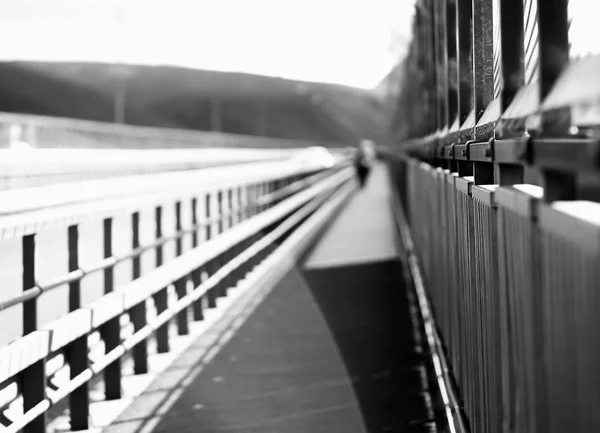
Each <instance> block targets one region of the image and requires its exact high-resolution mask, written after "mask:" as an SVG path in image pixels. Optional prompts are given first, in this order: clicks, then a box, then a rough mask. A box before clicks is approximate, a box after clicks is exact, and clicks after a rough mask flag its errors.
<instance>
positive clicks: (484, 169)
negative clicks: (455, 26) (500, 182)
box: [473, 162, 494, 185]
mask: <svg viewBox="0 0 600 433" xmlns="http://www.w3.org/2000/svg"><path fill="white" fill-rule="evenodd" d="M473 176H474V177H475V181H474V183H475V185H490V184H493V183H494V164H492V163H491V162H475V163H473Z"/></svg>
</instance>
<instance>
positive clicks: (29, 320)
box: [22, 234, 37, 335]
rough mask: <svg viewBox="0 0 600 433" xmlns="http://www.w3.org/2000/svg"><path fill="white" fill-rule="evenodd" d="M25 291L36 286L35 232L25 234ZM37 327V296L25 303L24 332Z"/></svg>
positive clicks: (31, 330) (29, 331)
mask: <svg viewBox="0 0 600 433" xmlns="http://www.w3.org/2000/svg"><path fill="white" fill-rule="evenodd" d="M22 244H23V245H22V246H23V249H22V253H23V291H25V290H28V289H31V288H33V287H35V285H36V283H35V234H32V235H26V236H23V240H22ZM36 329H37V298H34V299H31V300H29V301H25V302H24V303H23V334H24V335H27V334H29V333H31V332H33V331H35V330H36Z"/></svg>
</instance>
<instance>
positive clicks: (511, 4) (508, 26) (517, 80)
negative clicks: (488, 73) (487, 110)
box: [497, 0, 525, 110]
mask: <svg viewBox="0 0 600 433" xmlns="http://www.w3.org/2000/svg"><path fill="white" fill-rule="evenodd" d="M497 1H500V47H501V50H500V60H499V61H500V63H501V65H502V72H501V74H502V89H501V91H500V101H501V107H502V110H505V109H506V108H507V107H508V106H509V105H510V103H511V102H512V100H513V99H514V97H515V95H516V94H517V92H518V91H519V89H520V88H521V87H522V86H523V84H524V83H525V62H524V45H523V43H524V32H523V0H497Z"/></svg>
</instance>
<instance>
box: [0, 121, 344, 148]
mask: <svg viewBox="0 0 600 433" xmlns="http://www.w3.org/2000/svg"><path fill="white" fill-rule="evenodd" d="M20 142H22V143H26V144H27V145H28V146H30V147H34V148H37V149H39V148H53V149H60V148H69V149H73V148H81V149H98V148H104V149H171V148H173V149H189V148H247V149H263V148H267V149H268V148H282V147H284V148H286V147H291V148H299V147H308V146H316V145H322V146H326V147H339V144H337V143H318V142H314V141H307V140H285V139H281V138H270V137H257V136H250V135H238V134H226V133H221V132H200V131H191V130H187V129H175V128H172V129H171V128H154V127H145V126H131V125H124V124H117V123H106V122H96V121H88V120H78V119H69V118H59V117H50V116H37V115H27V114H13V113H0V148H9V147H17V146H19V143H20Z"/></svg>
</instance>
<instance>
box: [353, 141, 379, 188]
mask: <svg viewBox="0 0 600 433" xmlns="http://www.w3.org/2000/svg"><path fill="white" fill-rule="evenodd" d="M374 161H375V148H374V144H373V142H372V141H370V140H363V141H361V143H360V146H359V147H358V150H357V152H356V155H355V158H354V167H355V169H356V176H357V177H358V183H359V185H360V187H361V188H364V186H365V184H366V182H367V178H368V177H369V172H370V171H371V168H372V167H373V163H374Z"/></svg>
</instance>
